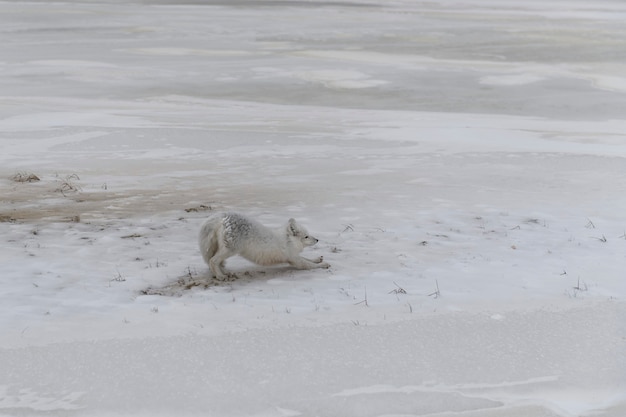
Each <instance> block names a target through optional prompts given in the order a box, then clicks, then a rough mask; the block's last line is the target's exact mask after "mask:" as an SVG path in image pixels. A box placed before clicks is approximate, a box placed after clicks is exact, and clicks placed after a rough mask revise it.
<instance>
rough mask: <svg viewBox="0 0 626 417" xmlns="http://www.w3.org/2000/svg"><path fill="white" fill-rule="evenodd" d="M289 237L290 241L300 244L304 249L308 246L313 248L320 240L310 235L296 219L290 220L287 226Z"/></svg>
mask: <svg viewBox="0 0 626 417" xmlns="http://www.w3.org/2000/svg"><path fill="white" fill-rule="evenodd" d="M287 235H288V236H289V238H290V240H292V241H294V240H295V241H296V242H298V243H299V244H300V245H301V246H302V248H305V247H307V246H313V245H315V244H316V243H317V242H318V239H316V238H314V237H313V236H311V235H309V232H307V230H306V229H305V228H304V227H302V226H300V225H299V224H298V222H296V221H295V219H289V223H288V224H287Z"/></svg>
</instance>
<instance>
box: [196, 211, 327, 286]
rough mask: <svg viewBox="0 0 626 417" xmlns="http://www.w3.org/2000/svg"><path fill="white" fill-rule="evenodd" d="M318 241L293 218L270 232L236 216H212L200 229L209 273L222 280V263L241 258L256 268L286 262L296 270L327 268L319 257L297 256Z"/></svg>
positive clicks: (241, 216)
mask: <svg viewBox="0 0 626 417" xmlns="http://www.w3.org/2000/svg"><path fill="white" fill-rule="evenodd" d="M317 242H318V240H317V239H316V238H314V237H313V236H310V235H309V234H308V232H307V231H306V229H305V228H304V227H302V226H300V225H299V224H298V223H296V221H295V220H294V219H289V221H288V222H287V224H286V225H284V226H282V227H279V228H276V229H270V228H268V227H266V226H263V225H262V224H261V223H259V222H257V221H255V220H253V219H250V218H248V217H246V216H243V215H241V214H238V213H222V214H217V215H214V216H211V217H210V218H209V219H207V221H206V222H205V223H204V224H203V225H202V228H201V229H200V236H199V243H200V252H201V253H202V257H203V258H204V261H205V262H206V263H207V264H208V265H209V268H210V269H211V272H212V273H213V275H215V277H216V278H217V279H219V280H225V279H226V278H227V277H228V274H227V273H225V272H224V270H223V267H224V261H225V260H226V259H227V258H230V257H231V256H234V255H240V256H242V257H244V258H246V259H247V260H249V261H252V262H254V263H257V264H259V265H274V264H280V263H288V264H290V265H291V266H293V267H295V268H297V269H313V268H329V267H330V265H329V264H327V263H326V262H324V258H323V257H322V256H320V257H318V258H315V259H306V258H303V257H301V256H300V255H299V254H300V252H302V250H303V249H304V248H305V247H307V246H313V245H315V244H316V243H317Z"/></svg>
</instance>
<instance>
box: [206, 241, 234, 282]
mask: <svg viewBox="0 0 626 417" xmlns="http://www.w3.org/2000/svg"><path fill="white" fill-rule="evenodd" d="M233 255H234V253H233V252H231V251H230V250H229V249H227V248H225V247H224V246H222V245H219V246H218V249H217V252H215V254H214V255H213V256H212V257H211V259H209V268H210V269H211V272H213V275H215V278H216V279H219V280H220V281H224V280H226V279H227V278H228V275H229V274H227V273H225V272H224V269H223V268H224V261H226V259H228V258H230V257H231V256H233Z"/></svg>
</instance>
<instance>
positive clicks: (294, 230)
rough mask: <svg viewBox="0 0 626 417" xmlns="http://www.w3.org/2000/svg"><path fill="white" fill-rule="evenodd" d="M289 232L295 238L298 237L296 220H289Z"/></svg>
mask: <svg viewBox="0 0 626 417" xmlns="http://www.w3.org/2000/svg"><path fill="white" fill-rule="evenodd" d="M289 232H291V234H292V235H294V236H297V235H298V225H297V224H296V220H295V219H289Z"/></svg>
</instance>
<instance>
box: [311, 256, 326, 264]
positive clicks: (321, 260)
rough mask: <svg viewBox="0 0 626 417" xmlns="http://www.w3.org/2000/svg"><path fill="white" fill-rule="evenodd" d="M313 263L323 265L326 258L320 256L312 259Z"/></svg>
mask: <svg viewBox="0 0 626 417" xmlns="http://www.w3.org/2000/svg"><path fill="white" fill-rule="evenodd" d="M312 261H313V263H316V264H321V263H322V262H324V257H323V256H318V257H317V258H315V259H312Z"/></svg>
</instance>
